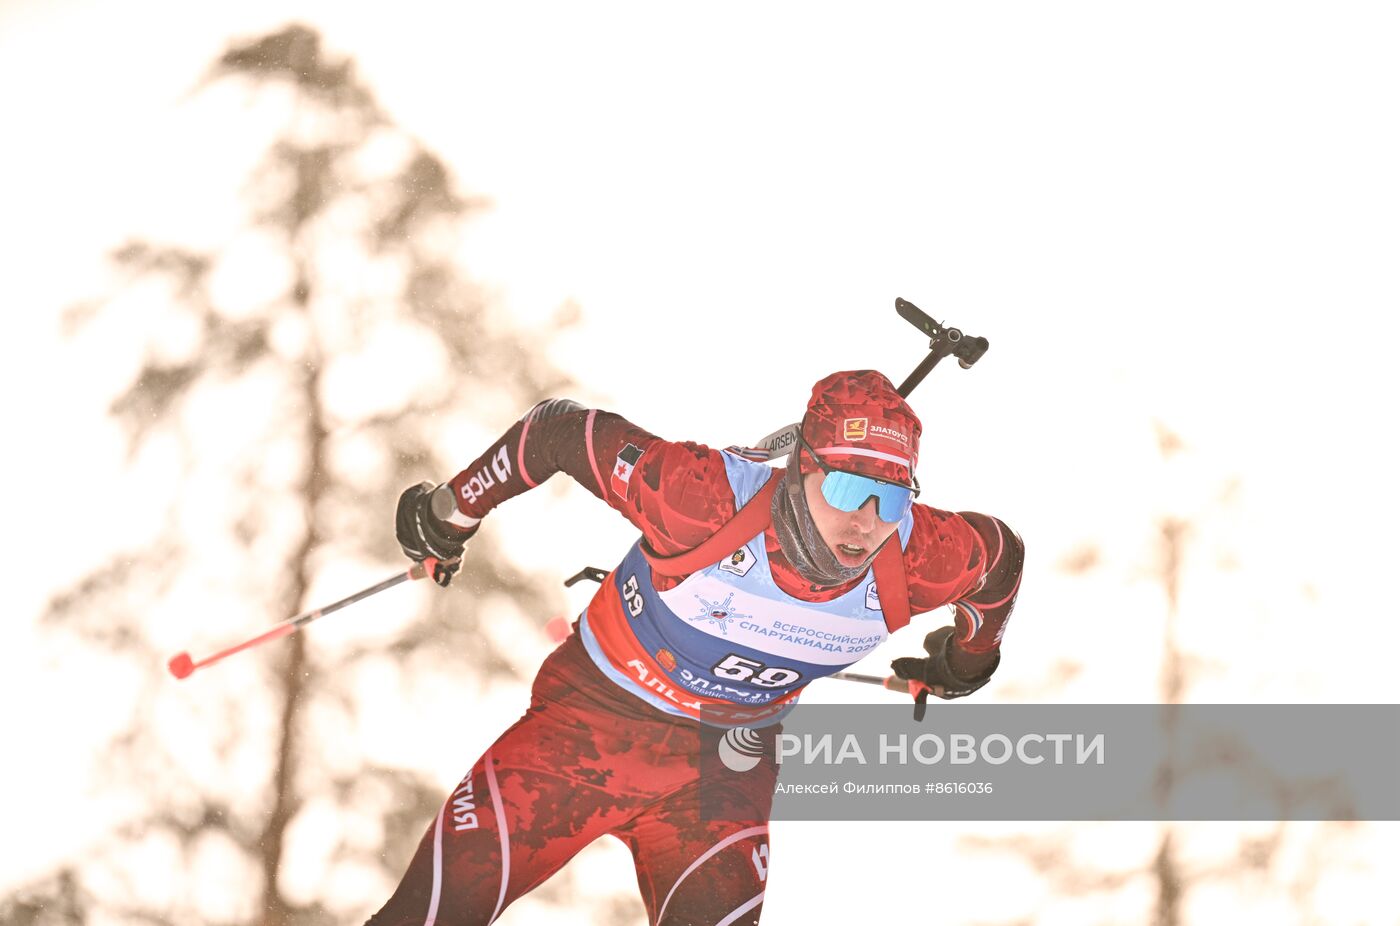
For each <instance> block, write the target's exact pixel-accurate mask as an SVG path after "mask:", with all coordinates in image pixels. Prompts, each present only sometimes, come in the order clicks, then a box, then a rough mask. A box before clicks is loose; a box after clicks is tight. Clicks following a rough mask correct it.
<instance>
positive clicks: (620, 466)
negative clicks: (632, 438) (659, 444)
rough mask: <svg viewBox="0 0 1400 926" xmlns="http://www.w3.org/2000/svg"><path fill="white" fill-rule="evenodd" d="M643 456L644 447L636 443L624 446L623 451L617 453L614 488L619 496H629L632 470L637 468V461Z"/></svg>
mask: <svg viewBox="0 0 1400 926" xmlns="http://www.w3.org/2000/svg"><path fill="white" fill-rule="evenodd" d="M641 457H642V448H640V447H638V446H637V445H636V444H628V445H627V446H626V447H623V448H622V452H621V453H619V454H618V455H617V462H616V463H615V464H613V469H612V479H611V480H610V482H611V483H612V490H613V492H614V493H615V494H616V495H617V497H618V498H621V499H626V498H627V485H628V483H630V482H631V481H632V470H634V469H636V468H637V461H638V460H640V459H641Z"/></svg>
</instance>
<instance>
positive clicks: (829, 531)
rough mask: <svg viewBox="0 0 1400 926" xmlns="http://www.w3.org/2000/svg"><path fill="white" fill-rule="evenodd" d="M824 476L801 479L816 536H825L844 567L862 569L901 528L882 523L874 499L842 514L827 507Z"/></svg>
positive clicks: (839, 510) (821, 474) (808, 475)
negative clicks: (881, 545) (817, 534)
mask: <svg viewBox="0 0 1400 926" xmlns="http://www.w3.org/2000/svg"><path fill="white" fill-rule="evenodd" d="M825 478H826V474H825V473H808V474H807V475H806V476H804V477H802V488H803V490H804V491H805V492H806V494H807V508H808V509H809V510H810V511H811V512H812V521H813V522H815V523H816V525H817V533H819V534H821V535H822V539H823V540H825V541H826V545H827V547H829V548H830V549H831V552H832V553H833V554H835V556H836V560H837V562H839V563H840V564H841V565H842V566H859V565H861V564H862V563H864V562H865V561H866V560H867V559H869V558H870V554H872V553H874V552H875V551H876V550H877V549H879V547H880V544H882V543H884V542H885V540H886V539H887V538H888V537H889V536H890V534H893V533H894V532H895V530H896V529H897V528H898V527H899V525H898V524H889V523H887V522H885V521H881V520H880V516H879V514H878V513H877V511H876V507H875V505H876V502H875V499H874V498H870V499H867V500H866V502H865V504H864V505H861V506H860V508H858V509H857V510H855V511H842V510H841V509H839V508H833V507H832V506H831V505H830V504H828V503H827V500H826V496H824V495H822V480H823V479H825Z"/></svg>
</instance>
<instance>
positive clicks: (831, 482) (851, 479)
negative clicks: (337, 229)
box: [797, 435, 919, 524]
mask: <svg viewBox="0 0 1400 926" xmlns="http://www.w3.org/2000/svg"><path fill="white" fill-rule="evenodd" d="M797 440H798V443H799V445H800V446H801V447H802V449H804V450H806V451H807V455H808V456H810V457H811V458H812V459H813V460H814V461H815V462H816V464H817V466H819V467H821V471H822V473H823V476H822V498H824V499H826V503H827V504H828V505H830V506H831V507H833V508H835V509H836V510H837V511H859V510H860V509H861V508H862V507H864V505H865V503H866V502H868V501H870V500H871V499H872V498H873V499H875V513H876V514H877V515H879V518H880V520H881V521H884V522H885V523H886V524H898V523H899V522H900V521H902V520H903V519H904V516H905V515H906V514H908V513H909V509H910V508H912V507H914V498H915V497H916V496H917V495H918V494H919V483H918V480H915V481H914V485H913V486H912V487H910V486H902V485H900V484H899V483H897V482H886V481H884V480H883V479H876V478H875V477H874V476H862V475H860V474H859V473H848V472H846V471H845V470H843V469H835V468H833V467H830V466H828V465H826V463H824V462H822V458H821V457H819V456H817V452H816V451H815V450H813V449H812V447H811V445H810V444H808V443H807V441H806V440H805V439H804V438H803V437H802V436H801V435H798V438H797Z"/></svg>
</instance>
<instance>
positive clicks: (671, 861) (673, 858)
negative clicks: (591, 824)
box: [617, 766, 775, 926]
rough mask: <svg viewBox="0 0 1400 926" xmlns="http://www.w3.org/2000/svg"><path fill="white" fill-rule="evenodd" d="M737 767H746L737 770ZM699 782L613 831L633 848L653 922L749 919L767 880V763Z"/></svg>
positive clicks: (662, 925)
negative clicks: (721, 778)
mask: <svg viewBox="0 0 1400 926" xmlns="http://www.w3.org/2000/svg"><path fill="white" fill-rule="evenodd" d="M741 775H751V776H752V777H750V778H741ZM733 777H734V778H735V779H736V780H735V781H733V782H728V781H720V782H714V781H710V782H707V784H706V785H705V786H701V785H699V783H698V782H696V783H694V784H692V785H689V786H687V787H685V788H683V789H681V790H680V791H678V792H676V793H674V794H672V795H670V796H668V797H667V798H666V799H665V800H664V801H662V802H660V803H658V804H654V805H652V806H651V807H650V808H648V809H647V810H646V811H645V812H643V813H642V814H640V815H638V816H637V817H636V818H635V819H634V820H632V821H631V822H630V823H628V824H627V825H626V826H624V827H623V828H622V829H621V830H620V831H618V833H617V835H618V836H619V837H620V838H621V839H622V840H623V842H625V843H626V844H627V846H628V848H630V849H631V850H632V857H633V860H634V861H635V862H636V866H637V883H638V885H639V886H640V887H641V890H642V900H643V902H644V903H645V904H646V908H647V914H648V917H649V919H650V921H651V923H652V924H653V926H699V924H705V926H752V924H756V923H757V922H758V919H759V915H760V913H761V912H762V910H763V892H764V886H765V884H766V882H767V880H768V862H769V848H768V811H769V808H770V805H771V802H772V794H773V790H772V789H773V782H774V780H775V775H774V772H773V770H772V768H771V767H765V766H759V767H758V768H755V769H753V770H752V771H751V772H746V773H736V774H735V775H734V776H733Z"/></svg>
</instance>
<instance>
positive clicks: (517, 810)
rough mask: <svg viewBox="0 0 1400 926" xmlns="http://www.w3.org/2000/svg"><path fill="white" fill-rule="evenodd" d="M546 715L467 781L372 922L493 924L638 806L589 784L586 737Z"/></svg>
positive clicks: (519, 728)
mask: <svg viewBox="0 0 1400 926" xmlns="http://www.w3.org/2000/svg"><path fill="white" fill-rule="evenodd" d="M546 713H547V711H546V712H535V711H532V712H531V713H530V714H527V715H526V716H525V717H523V718H521V720H520V721H519V722H517V723H516V724H515V725H514V726H512V727H511V728H510V729H509V730H507V731H506V732H505V734H503V735H502V736H501V738H500V739H498V740H497V741H496V742H495V743H494V744H493V745H492V746H491V748H490V749H488V750H487V751H486V753H485V755H483V756H482V757H481V759H480V760H478V761H477V763H476V765H475V766H473V767H472V770H471V771H470V772H469V773H468V774H467V776H466V777H465V778H464V779H462V782H461V783H460V784H459V785H458V786H457V788H456V790H454V791H453V792H452V794H451V795H450V796H449V797H448V798H447V800H446V802H445V803H444V804H443V806H442V808H441V810H439V812H438V815H437V817H436V819H435V820H434V821H433V822H432V824H431V825H429V827H428V830H427V833H426V834H425V835H424V837H423V840H422V842H421V843H420V844H419V846H418V851H417V853H416V854H415V855H414V857H413V860H412V862H410V863H409V866H408V871H407V873H405V875H404V877H403V880H402V881H401V882H400V884H399V887H398V890H396V891H395V892H394V895H393V896H392V897H391V898H390V899H389V902H388V903H386V904H385V905H384V908H383V909H382V910H380V911H379V913H377V914H376V915H375V916H374V917H372V918H371V919H370V921H369V922H370V923H371V924H373V926H406V924H409V923H412V924H413V926H422V924H437V926H474V924H486V923H490V922H491V921H492V920H494V919H495V918H496V917H497V916H498V915H499V914H500V912H501V911H502V910H504V909H505V908H506V906H507V905H508V904H509V903H511V902H512V901H513V900H515V899H516V898H517V897H519V896H520V895H522V894H524V893H526V892H527V891H529V890H530V889H532V888H534V887H535V886H537V885H538V884H539V883H540V882H542V881H544V880H545V879H546V878H548V877H549V876H550V875H552V874H553V873H554V872H556V871H558V870H559V868H560V867H562V866H563V865H564V863H565V862H567V861H568V860H569V859H570V858H572V857H573V856H574V855H575V854H576V853H578V852H579V851H580V850H581V849H582V848H583V847H584V846H586V845H588V844H589V843H590V842H592V841H593V840H594V839H596V838H597V837H599V836H601V835H602V834H603V833H605V832H607V831H608V830H609V829H611V828H612V827H613V826H615V825H617V824H619V823H621V822H623V821H625V820H627V819H628V818H629V817H630V816H631V814H633V813H634V812H635V808H636V806H637V804H636V803H635V802H634V800H633V799H632V798H631V797H630V796H629V795H623V796H622V797H618V796H616V795H614V794H609V793H607V792H605V791H604V790H603V789H602V788H599V787H596V786H595V785H592V784H590V783H589V781H588V779H589V778H590V777H592V771H591V769H590V767H589V766H590V765H591V763H590V762H589V760H588V759H587V758H581V757H580V755H581V752H580V748H579V747H580V740H581V739H586V733H584V732H582V731H578V730H575V729H571V728H569V727H566V726H563V725H561V724H559V723H556V722H552V721H551V720H550V719H549V718H547V717H546V716H544V715H545V714H546ZM587 751H588V750H587V748H585V749H584V750H583V755H585V756H586V753H587ZM570 757H572V758H570Z"/></svg>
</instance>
